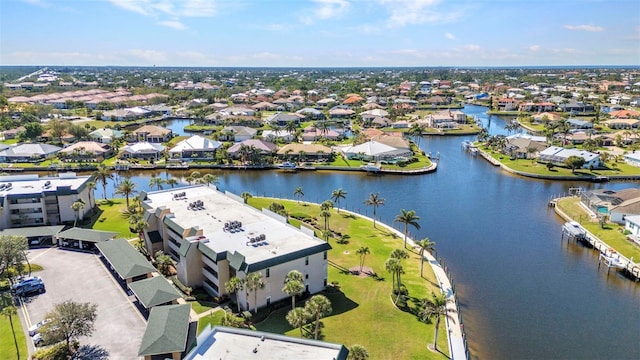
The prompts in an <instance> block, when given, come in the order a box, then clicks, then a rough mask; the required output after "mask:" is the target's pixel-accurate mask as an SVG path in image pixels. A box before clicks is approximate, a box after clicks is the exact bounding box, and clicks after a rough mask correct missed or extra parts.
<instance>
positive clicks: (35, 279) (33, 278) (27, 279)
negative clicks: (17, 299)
mask: <svg viewBox="0 0 640 360" xmlns="http://www.w3.org/2000/svg"><path fill="white" fill-rule="evenodd" d="M30 282H42V278H41V277H40V276H29V277H24V278H20V279H18V282H17V283H15V284H13V286H12V287H11V289H12V290H15V289H17V288H19V287H21V286H24V285H26V284H28V283H30Z"/></svg>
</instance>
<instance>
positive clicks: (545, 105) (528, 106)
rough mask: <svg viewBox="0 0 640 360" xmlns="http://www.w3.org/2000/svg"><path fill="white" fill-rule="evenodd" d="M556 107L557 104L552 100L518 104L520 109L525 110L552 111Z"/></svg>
mask: <svg viewBox="0 0 640 360" xmlns="http://www.w3.org/2000/svg"><path fill="white" fill-rule="evenodd" d="M555 109H556V104H554V103H552V102H539V103H534V102H526V103H522V104H520V106H518V111H523V112H550V111H554V110H555Z"/></svg>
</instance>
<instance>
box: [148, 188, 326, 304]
mask: <svg viewBox="0 0 640 360" xmlns="http://www.w3.org/2000/svg"><path fill="white" fill-rule="evenodd" d="M143 199H144V200H143V203H142V206H143V208H144V209H145V213H146V214H145V219H148V220H147V224H148V226H147V228H146V229H145V230H144V240H145V245H146V247H147V250H148V251H149V253H151V254H154V253H156V252H157V251H158V250H163V251H164V252H165V253H166V254H168V255H169V256H170V257H171V258H172V259H173V260H174V261H176V270H177V277H178V279H179V280H180V281H181V282H182V283H183V284H185V285H186V286H190V287H202V288H203V289H204V290H205V291H206V292H208V293H209V294H211V295H213V296H218V297H223V296H229V295H231V294H229V292H227V290H226V289H225V284H226V283H227V282H228V281H229V279H230V278H232V277H234V276H235V277H238V278H240V279H241V280H244V279H246V278H247V276H248V275H249V274H251V273H260V274H261V275H262V279H263V281H264V282H265V287H264V288H262V289H258V290H257V303H254V296H253V294H251V293H247V292H245V291H240V292H238V293H237V294H236V297H235V298H237V301H238V302H239V304H240V306H241V308H243V309H245V310H249V309H253V308H260V307H264V306H268V305H269V304H271V303H272V302H277V301H280V300H284V299H287V298H289V295H287V294H286V293H284V292H283V291H282V284H283V283H284V278H285V276H286V275H287V274H288V273H289V272H290V271H291V270H298V271H300V272H301V273H302V274H304V275H305V277H304V278H305V280H304V286H305V289H304V290H305V292H307V293H311V294H314V293H317V292H319V291H322V290H323V289H324V288H325V287H326V286H327V251H328V250H330V249H331V246H330V245H329V243H327V242H325V241H323V240H320V239H318V238H316V237H315V236H314V234H313V231H312V230H309V229H306V228H300V229H298V228H295V227H293V226H291V225H289V224H288V223H287V220H286V218H284V217H282V216H280V215H277V214H275V213H272V212H271V211H268V210H266V209H263V210H262V211H260V210H257V209H255V208H253V207H251V206H248V205H246V204H244V201H243V200H242V198H241V197H239V196H237V195H234V194H231V193H228V192H227V193H222V192H219V191H217V190H216V189H215V187H213V186H207V185H198V186H189V187H183V188H180V189H168V190H161V191H155V192H150V193H146V194H144V193H143Z"/></svg>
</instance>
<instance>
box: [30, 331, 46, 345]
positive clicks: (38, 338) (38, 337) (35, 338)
mask: <svg viewBox="0 0 640 360" xmlns="http://www.w3.org/2000/svg"><path fill="white" fill-rule="evenodd" d="M31 339H32V340H33V345H35V346H40V345H42V342H43V341H44V340H43V339H42V335H40V334H35V335H34V336H33V338H31Z"/></svg>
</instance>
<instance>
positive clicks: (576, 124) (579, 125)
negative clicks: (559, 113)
mask: <svg viewBox="0 0 640 360" xmlns="http://www.w3.org/2000/svg"><path fill="white" fill-rule="evenodd" d="M567 123H568V124H569V127H570V128H571V129H581V130H586V129H593V123H592V122H591V121H586V120H580V119H567Z"/></svg>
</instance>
